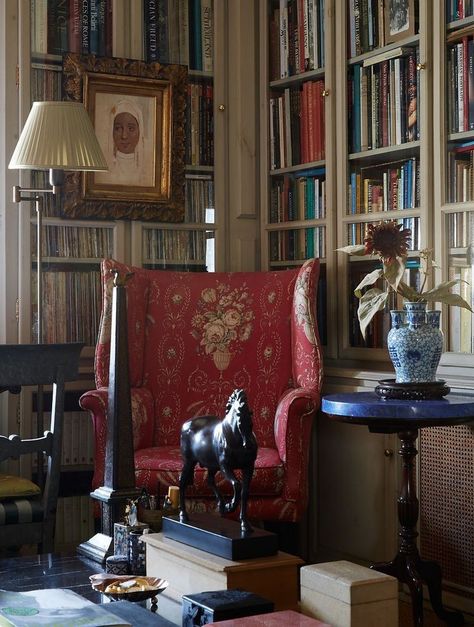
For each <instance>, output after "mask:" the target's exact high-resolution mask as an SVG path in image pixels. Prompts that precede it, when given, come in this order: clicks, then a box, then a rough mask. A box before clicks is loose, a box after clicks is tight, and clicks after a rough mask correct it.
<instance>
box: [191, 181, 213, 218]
mask: <svg viewBox="0 0 474 627" xmlns="http://www.w3.org/2000/svg"><path fill="white" fill-rule="evenodd" d="M185 216H186V217H185V221H186V222H191V223H197V222H200V223H202V222H209V221H210V218H211V217H212V221H214V220H213V218H214V181H213V180H212V176H210V175H208V174H191V175H187V176H186V198H185Z"/></svg>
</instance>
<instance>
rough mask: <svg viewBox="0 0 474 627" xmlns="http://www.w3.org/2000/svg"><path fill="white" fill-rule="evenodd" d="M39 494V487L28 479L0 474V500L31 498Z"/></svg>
mask: <svg viewBox="0 0 474 627" xmlns="http://www.w3.org/2000/svg"><path fill="white" fill-rule="evenodd" d="M40 493H41V489H40V487H39V486H37V485H36V483H33V482H32V481H30V480H29V479H25V478H24V477H16V476H15V475H2V474H0V500H4V499H11V498H18V497H23V496H33V495H35V494H40Z"/></svg>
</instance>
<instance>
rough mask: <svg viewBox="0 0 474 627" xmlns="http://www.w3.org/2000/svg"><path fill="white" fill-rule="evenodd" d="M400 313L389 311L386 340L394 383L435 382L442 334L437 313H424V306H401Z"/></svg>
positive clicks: (415, 304)
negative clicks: (389, 320)
mask: <svg viewBox="0 0 474 627" xmlns="http://www.w3.org/2000/svg"><path fill="white" fill-rule="evenodd" d="M404 308H405V309H404V310H403V311H401V310H396V311H391V312H390V315H391V318H392V328H391V329H390V331H389V333H388V336H387V345H388V352H389V354H390V358H391V360H392V363H393V366H394V368H395V374H396V383H425V382H430V381H436V370H437V368H438V364H439V360H440V358H441V352H442V350H443V333H442V331H441V329H440V328H439V320H440V315H441V312H440V311H426V303H422V302H417V303H405V304H404Z"/></svg>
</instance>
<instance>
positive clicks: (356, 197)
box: [340, 0, 427, 348]
mask: <svg viewBox="0 0 474 627" xmlns="http://www.w3.org/2000/svg"><path fill="white" fill-rule="evenodd" d="M406 4H407V11H406V12H403V15H400V16H398V17H399V18H400V19H398V17H397V16H396V15H394V14H393V11H390V10H389V5H388V3H383V2H382V3H381V2H378V1H377V0H347V11H346V33H347V57H348V62H347V71H346V76H347V78H346V85H347V95H346V102H347V114H346V125H347V135H346V137H347V153H346V154H347V170H346V171H347V175H346V181H347V188H346V189H347V192H346V194H345V201H344V202H343V206H344V207H345V209H344V214H343V216H342V224H343V229H342V230H341V231H340V232H341V233H342V237H343V241H342V242H341V246H346V245H352V244H363V243H364V239H365V237H366V232H367V226H368V224H370V223H374V222H380V221H387V220H395V221H396V222H397V223H399V224H402V225H403V228H409V229H410V231H411V245H410V255H411V256H410V258H409V261H408V263H407V276H406V277H405V280H406V281H407V282H408V283H409V284H411V285H412V286H413V287H416V284H417V281H418V278H419V272H418V268H419V260H418V258H417V256H416V252H417V251H419V250H421V249H422V248H423V247H424V245H425V241H424V232H423V221H422V219H421V215H422V207H423V206H424V205H425V204H426V202H427V199H426V198H425V197H424V196H425V195H424V192H423V189H422V186H421V184H420V176H421V174H420V173H421V165H422V164H421V162H422V159H423V158H424V154H425V151H424V150H422V148H421V147H422V142H423V141H424V137H423V134H422V129H423V121H422V106H421V104H422V100H423V88H422V70H423V63H422V62H421V52H420V49H421V43H420V42H421V39H420V33H419V29H420V28H422V27H423V22H422V21H421V20H420V15H418V3H414V2H408V3H406ZM402 18H403V19H402ZM341 197H342V194H341ZM376 267H377V261H374V260H370V258H369V257H367V258H365V259H362V260H361V258H360V257H359V258H355V257H354V258H350V259H349V261H348V263H347V293H348V295H349V308H348V311H349V313H348V322H347V327H346V329H345V330H344V333H343V337H344V342H343V343H344V347H349V348H351V347H352V348H354V347H356V348H386V336H387V333H388V330H389V328H390V320H389V309H391V308H394V307H400V306H401V303H396V302H389V303H388V304H387V306H386V310H384V311H382V312H378V313H377V314H376V316H375V318H374V320H373V321H372V323H371V325H370V327H369V329H368V332H367V337H366V339H365V340H364V338H363V337H362V335H361V334H360V331H359V324H358V319H357V308H358V302H359V299H358V298H356V297H355V296H354V289H355V287H356V286H357V285H358V284H359V283H360V281H361V280H362V278H363V276H365V274H367V272H368V271H370V270H374V269H375V268H376ZM379 287H380V288H381V289H383V288H384V287H385V286H383V285H380V286H379ZM392 300H393V301H394V299H392Z"/></svg>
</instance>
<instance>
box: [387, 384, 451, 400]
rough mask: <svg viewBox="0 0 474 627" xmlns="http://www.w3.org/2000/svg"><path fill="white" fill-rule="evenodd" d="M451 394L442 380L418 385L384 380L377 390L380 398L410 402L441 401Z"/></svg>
mask: <svg viewBox="0 0 474 627" xmlns="http://www.w3.org/2000/svg"><path fill="white" fill-rule="evenodd" d="M449 392H450V388H449V387H448V386H447V385H446V381H443V380H442V379H440V380H438V381H425V382H421V381H420V382H417V383H397V381H396V379H382V380H381V381H379V384H378V385H377V386H376V388H375V393H376V394H377V396H379V397H380V398H385V399H396V400H409V401H428V400H433V399H440V398H443V397H444V396H446V395H447V394H449Z"/></svg>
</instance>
